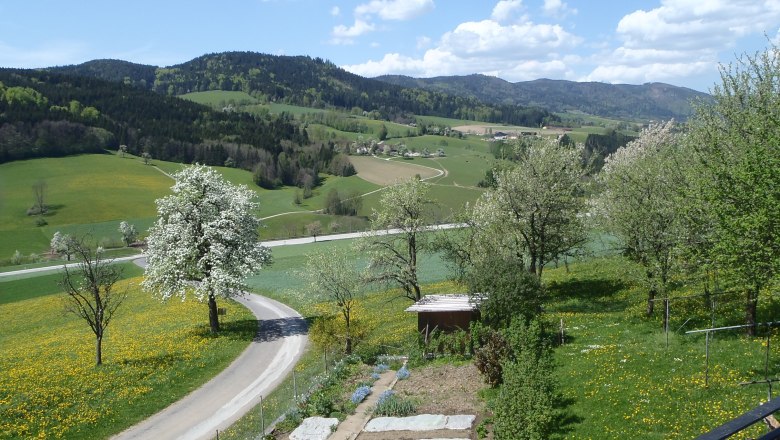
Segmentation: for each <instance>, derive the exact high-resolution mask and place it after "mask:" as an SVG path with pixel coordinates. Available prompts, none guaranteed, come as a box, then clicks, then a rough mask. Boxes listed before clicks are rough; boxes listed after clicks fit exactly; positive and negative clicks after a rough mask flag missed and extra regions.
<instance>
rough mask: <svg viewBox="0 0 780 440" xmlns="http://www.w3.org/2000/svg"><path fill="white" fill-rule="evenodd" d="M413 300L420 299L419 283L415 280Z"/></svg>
mask: <svg viewBox="0 0 780 440" xmlns="http://www.w3.org/2000/svg"><path fill="white" fill-rule="evenodd" d="M413 287H414V300H415V301H419V300H421V299H422V291H420V285H419V284H417V283H416V282H415V283H414V286H413Z"/></svg>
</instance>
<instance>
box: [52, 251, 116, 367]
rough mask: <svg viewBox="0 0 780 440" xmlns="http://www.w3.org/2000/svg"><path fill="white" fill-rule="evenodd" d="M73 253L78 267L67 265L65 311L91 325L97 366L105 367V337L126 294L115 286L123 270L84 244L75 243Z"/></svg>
mask: <svg viewBox="0 0 780 440" xmlns="http://www.w3.org/2000/svg"><path fill="white" fill-rule="evenodd" d="M73 249H74V253H75V254H76V256H77V258H78V260H79V262H78V267H77V268H76V269H75V270H74V269H69V268H68V266H67V265H63V271H64V272H63V275H62V280H61V281H60V285H61V286H62V288H63V289H64V290H65V294H66V295H67V296H66V297H65V310H67V311H68V312H70V313H73V314H74V315H76V316H78V317H79V318H81V319H83V320H84V321H86V322H87V324H89V327H90V329H92V333H94V334H95V364H96V365H101V364H102V363H103V336H104V335H105V332H106V328H107V327H108V325H109V324H110V323H111V320H112V318H113V317H114V314H115V313H116V311H117V309H118V308H119V306H120V305H122V302H123V301H124V299H125V297H126V294H125V292H123V291H117V290H116V289H115V284H116V282H117V281H119V279H120V277H121V275H122V268H121V267H120V266H117V265H115V264H112V263H113V260H109V259H105V258H103V249H102V248H97V250H95V251H93V250H92V249H90V248H89V247H88V246H87V245H86V244H85V243H84V241H83V240H74V241H73Z"/></svg>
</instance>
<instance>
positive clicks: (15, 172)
mask: <svg viewBox="0 0 780 440" xmlns="http://www.w3.org/2000/svg"><path fill="white" fill-rule="evenodd" d="M39 180H43V181H45V182H46V185H47V192H46V203H47V204H48V205H50V206H51V210H50V212H49V213H48V214H47V215H46V216H45V217H44V218H45V219H46V221H47V222H48V225H47V226H45V227H38V226H35V218H34V217H30V216H27V215H26V211H27V208H29V207H30V206H32V202H33V193H32V189H31V188H32V185H33V184H35V183H36V182H37V181H39ZM170 186H171V180H170V179H169V178H167V177H166V176H164V175H163V174H161V173H160V172H159V171H158V170H156V169H155V167H152V166H146V165H144V164H143V163H142V162H141V161H139V160H137V159H134V158H131V157H129V156H128V157H126V158H120V157H119V156H115V155H109V154H105V155H83V156H72V157H64V158H51V159H34V160H26V161H17V162H11V163H6V164H2V165H0V206H2V209H0V256H2V257H3V258H8V257H10V256H11V254H12V253H13V252H14V251H15V250H19V251H20V252H21V253H23V254H25V255H26V254H29V253H31V252H38V253H40V252H43V251H45V250H47V249H48V247H49V241H50V239H51V235H52V234H53V233H54V231H56V230H65V229H73V228H79V229H81V230H85V231H89V230H90V228H92V227H93V226H89V225H94V234H93V236H95V237H98V238H99V237H102V236H103V235H105V234H108V233H109V232H110V233H111V234H112V236H113V237H116V238H117V239H118V238H119V232H118V231H116V228H117V227H118V224H119V221H121V220H124V219H135V220H136V221H139V222H140V221H146V222H148V221H150V219H151V218H153V217H154V215H155V213H156V211H155V206H154V200H155V199H156V198H158V197H162V196H164V195H166V194H168V192H169V188H170ZM115 225H116V226H115ZM111 229H114V231H110V230H111Z"/></svg>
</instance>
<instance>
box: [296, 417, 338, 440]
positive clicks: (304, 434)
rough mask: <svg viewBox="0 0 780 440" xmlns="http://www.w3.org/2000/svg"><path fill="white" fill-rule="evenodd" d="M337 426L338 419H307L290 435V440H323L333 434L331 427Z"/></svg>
mask: <svg viewBox="0 0 780 440" xmlns="http://www.w3.org/2000/svg"><path fill="white" fill-rule="evenodd" d="M338 424H339V419H337V418H335V417H332V418H325V417H307V418H306V419H304V420H303V423H301V424H300V426H298V427H297V428H295V430H294V431H293V432H292V433H291V434H290V440H325V439H327V438H328V436H330V435H331V434H332V433H333V430H332V428H331V427H333V426H336V425H338Z"/></svg>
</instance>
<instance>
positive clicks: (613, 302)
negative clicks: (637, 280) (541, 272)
mask: <svg viewBox="0 0 780 440" xmlns="http://www.w3.org/2000/svg"><path fill="white" fill-rule="evenodd" d="M626 287H627V286H626V284H625V283H623V282H622V281H620V280H614V279H572V280H566V281H562V282H552V283H550V285H549V286H548V287H547V289H548V291H549V293H550V296H551V297H552V298H553V307H554V308H555V309H556V310H559V311H566V312H580V313H594V312H620V311H623V310H625V309H626V308H627V307H628V306H629V304H630V303H629V301H628V300H627V298H616V297H615V295H616V294H617V293H618V292H620V291H621V290H623V289H625V288H626Z"/></svg>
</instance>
